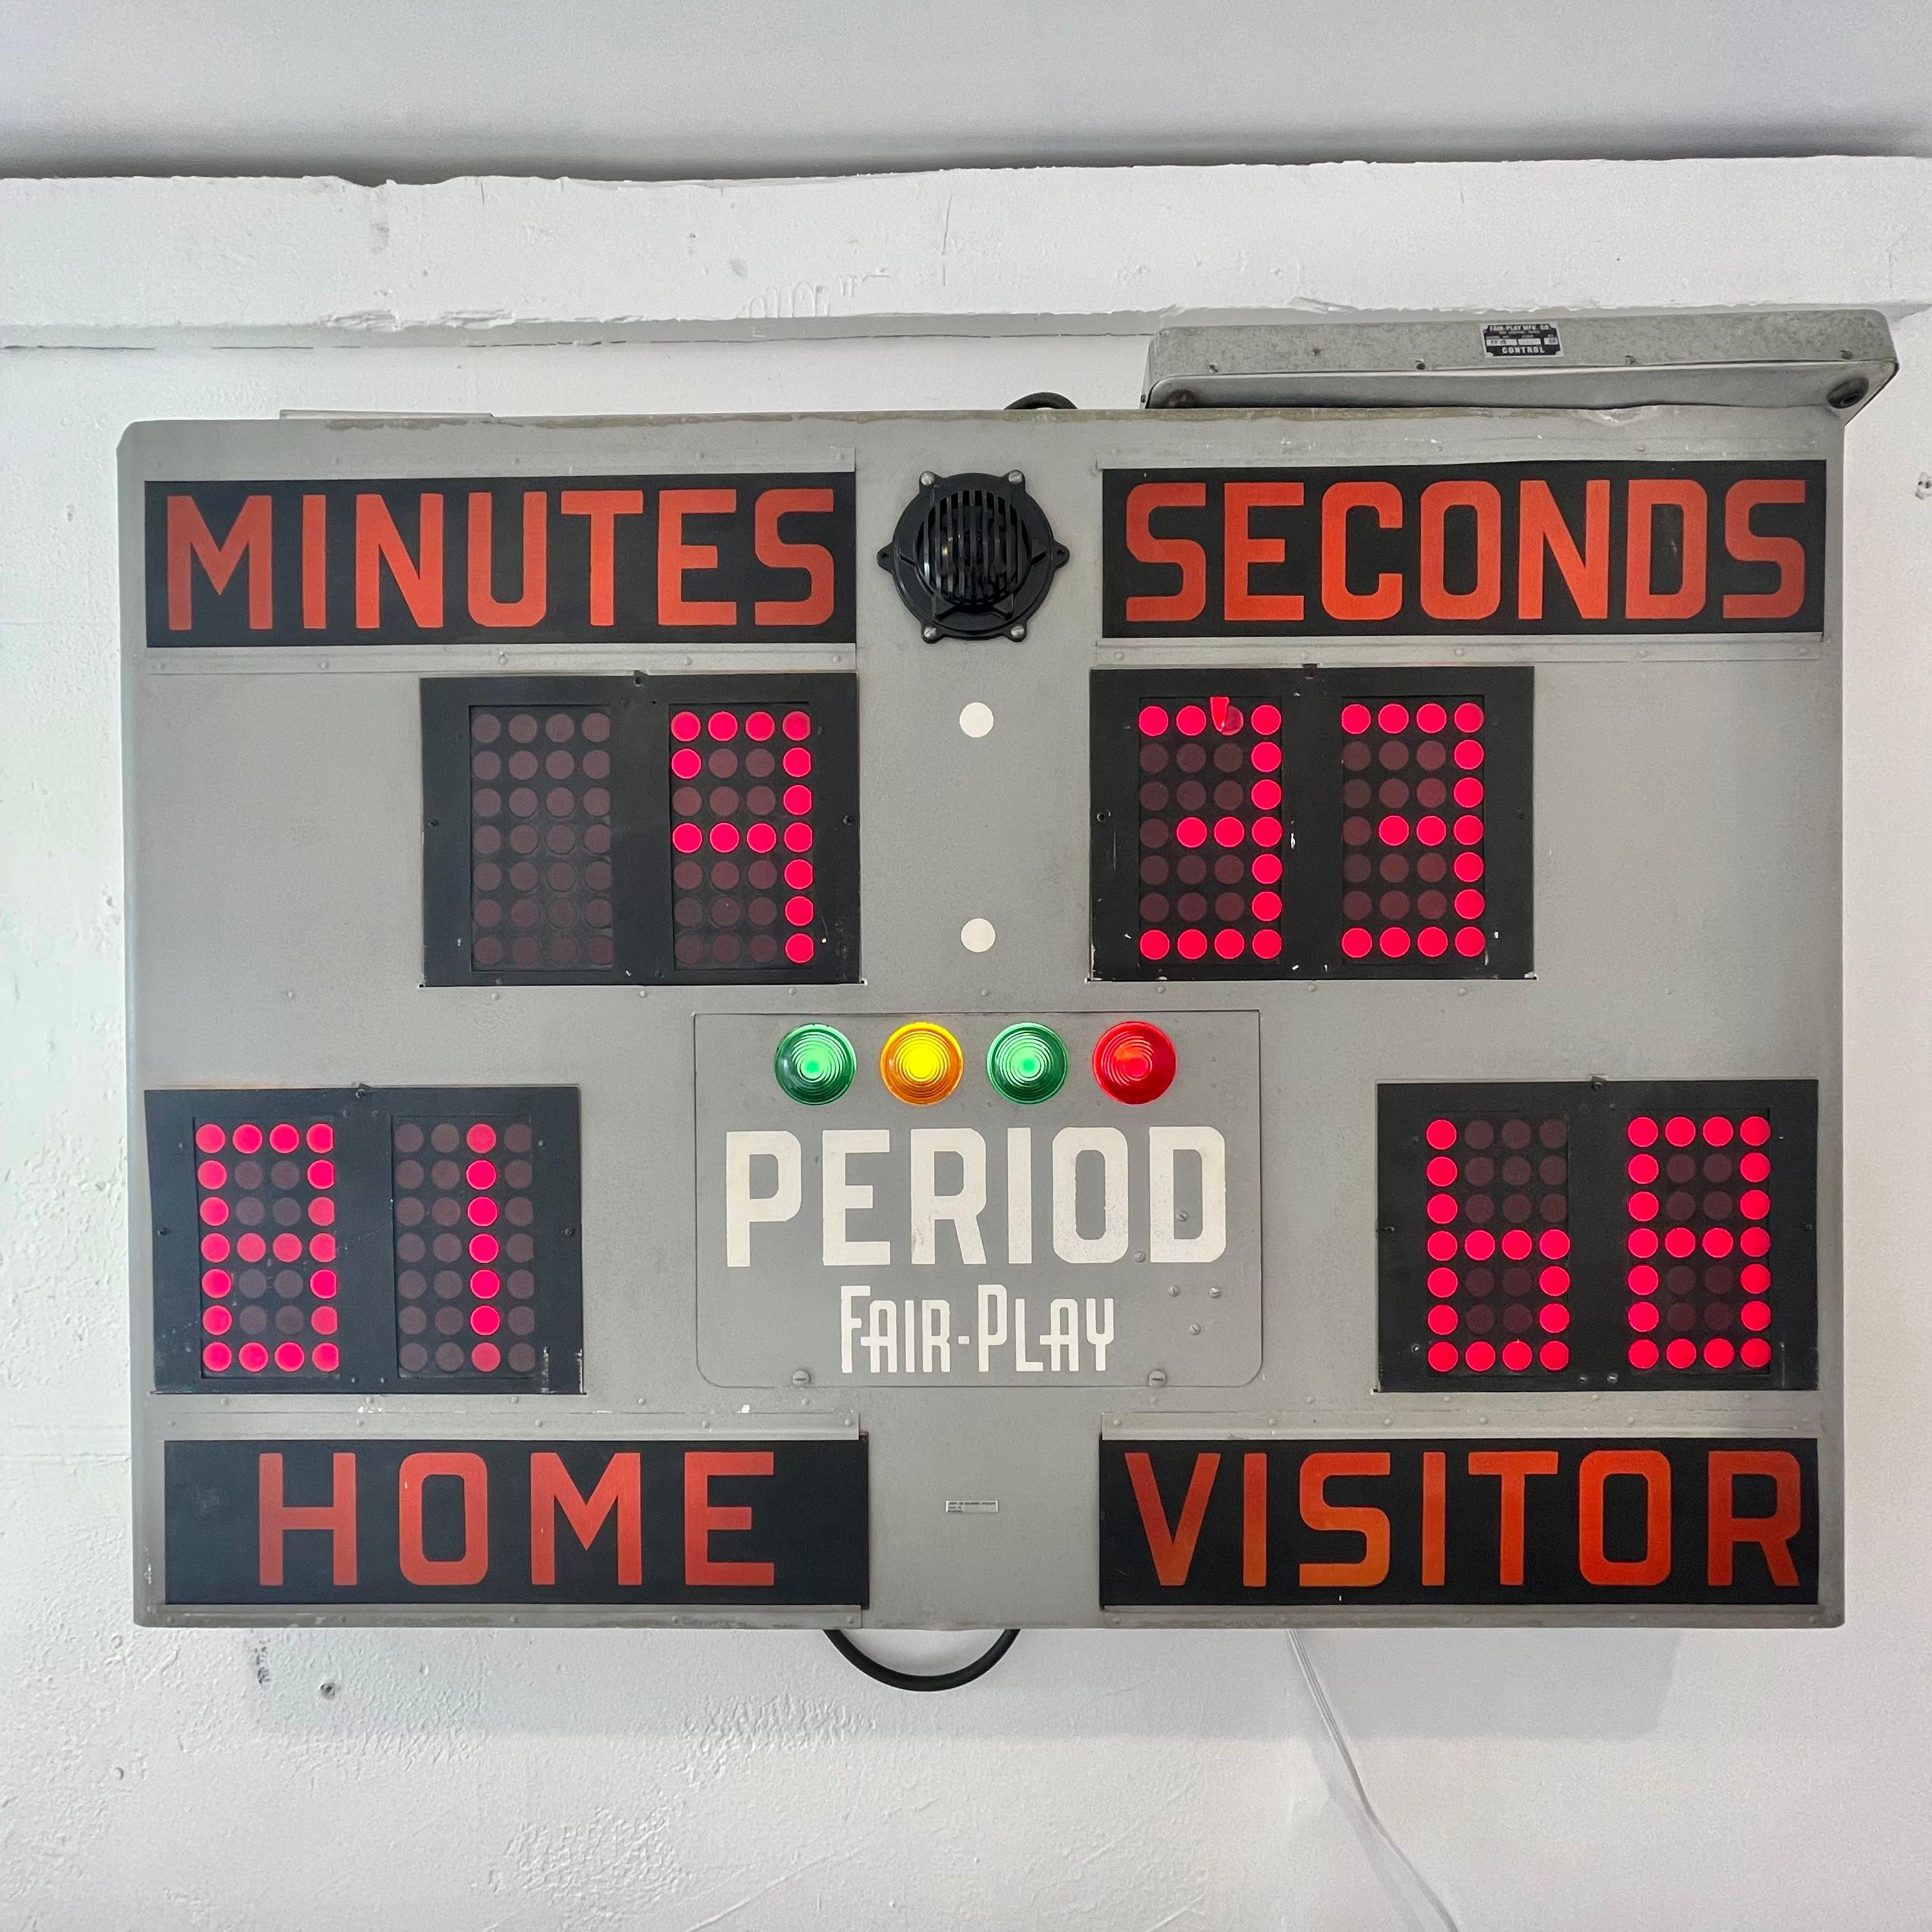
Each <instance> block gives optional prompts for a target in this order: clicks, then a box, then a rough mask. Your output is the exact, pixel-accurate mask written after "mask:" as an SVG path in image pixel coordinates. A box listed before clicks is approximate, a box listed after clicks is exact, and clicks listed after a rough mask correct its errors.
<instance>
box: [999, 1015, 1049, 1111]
mask: <svg viewBox="0 0 1932 1932" xmlns="http://www.w3.org/2000/svg"><path fill="white" fill-rule="evenodd" d="M986 1078H987V1079H989V1080H990V1081H991V1082H992V1083H993V1085H995V1087H997V1088H998V1089H999V1091H1001V1093H1002V1094H1004V1095H1005V1096H1006V1097H1007V1099H1008V1100H1017V1101H1019V1103H1020V1105H1021V1106H1023V1107H1031V1106H1034V1105H1035V1104H1036V1103H1038V1102H1040V1101H1042V1100H1052V1098H1053V1097H1054V1095H1055V1094H1058V1092H1059V1091H1060V1090H1061V1088H1062V1087H1064V1085H1066V1084H1067V1048H1066V1045H1065V1043H1064V1042H1063V1041H1062V1040H1061V1037H1060V1036H1059V1034H1057V1033H1055V1031H1054V1030H1053V1029H1052V1028H1051V1027H1044V1026H1036V1025H1031V1023H1029V1024H1026V1025H1020V1026H1010V1027H1008V1028H1007V1030H1006V1031H1005V1032H1004V1033H1003V1034H1001V1035H1000V1037H998V1039H997V1040H995V1041H994V1043H992V1046H989V1048H988V1049H986Z"/></svg>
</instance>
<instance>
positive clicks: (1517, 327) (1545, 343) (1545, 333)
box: [1483, 322, 1563, 362]
mask: <svg viewBox="0 0 1932 1932" xmlns="http://www.w3.org/2000/svg"><path fill="white" fill-rule="evenodd" d="M1483 353H1484V355H1485V356H1496V357H1498V358H1499V359H1502V360H1504V361H1511V362H1513V361H1514V360H1515V359H1517V357H1518V356H1561V355H1562V353H1563V339H1562V337H1561V336H1559V335H1558V334H1557V333H1556V323H1553V322H1490V323H1484V325H1483Z"/></svg>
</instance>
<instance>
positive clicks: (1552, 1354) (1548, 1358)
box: [1536, 1342, 1570, 1370]
mask: <svg viewBox="0 0 1932 1932" xmlns="http://www.w3.org/2000/svg"><path fill="white" fill-rule="evenodd" d="M1536 1359H1537V1361H1538V1364H1540V1365H1541V1367H1544V1368H1546V1369H1550V1370H1557V1369H1567V1368H1568V1367H1569V1366H1570V1346H1569V1344H1568V1343H1567V1342H1546V1343H1544V1345H1543V1346H1542V1347H1541V1348H1540V1349H1538V1350H1537V1352H1536Z"/></svg>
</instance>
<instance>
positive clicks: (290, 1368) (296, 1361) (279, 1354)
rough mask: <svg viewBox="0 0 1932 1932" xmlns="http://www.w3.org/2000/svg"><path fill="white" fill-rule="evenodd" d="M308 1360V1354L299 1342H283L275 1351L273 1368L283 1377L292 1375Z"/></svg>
mask: <svg viewBox="0 0 1932 1932" xmlns="http://www.w3.org/2000/svg"><path fill="white" fill-rule="evenodd" d="M307 1360H308V1352H307V1351H306V1350H305V1349H304V1348H303V1347H302V1344H301V1343H299V1342H284V1343H282V1345H281V1347H279V1348H278V1349H276V1351H275V1367H277V1368H278V1369H280V1370H281V1371H282V1373H284V1375H293V1373H295V1371H296V1370H297V1369H299V1368H300V1367H302V1364H303V1363H304V1362H305V1361H307Z"/></svg>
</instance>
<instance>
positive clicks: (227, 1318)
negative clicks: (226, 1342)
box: [201, 1302, 235, 1335]
mask: <svg viewBox="0 0 1932 1932" xmlns="http://www.w3.org/2000/svg"><path fill="white" fill-rule="evenodd" d="M234 1322H235V1318H234V1316H233V1315H231V1314H230V1313H229V1312H228V1310H226V1309H225V1308H223V1307H222V1306H221V1304H220V1303H219V1302H217V1303H215V1304H214V1306H213V1307H209V1308H204V1309H203V1310H202V1311H201V1325H202V1328H205V1329H206V1330H207V1331H208V1333H209V1334H211V1335H225V1334H227V1333H228V1331H229V1329H230V1328H232V1327H233V1325H234Z"/></svg>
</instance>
